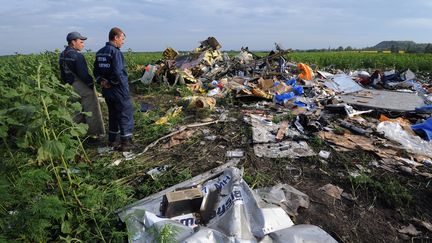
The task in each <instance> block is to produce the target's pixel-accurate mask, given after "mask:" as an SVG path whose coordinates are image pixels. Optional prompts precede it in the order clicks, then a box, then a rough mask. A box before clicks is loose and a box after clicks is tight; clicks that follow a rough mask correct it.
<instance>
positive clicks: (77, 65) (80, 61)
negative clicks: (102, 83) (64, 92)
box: [59, 46, 93, 87]
mask: <svg viewBox="0 0 432 243" xmlns="http://www.w3.org/2000/svg"><path fill="white" fill-rule="evenodd" d="M59 65H60V76H61V79H62V80H63V82H65V83H68V84H72V83H73V82H74V81H75V77H76V78H79V79H81V81H83V82H84V83H86V84H87V85H88V86H89V87H93V77H92V76H90V74H89V73H88V69H87V62H86V60H85V58H84V55H83V54H81V53H79V52H77V51H76V50H75V49H73V48H72V47H70V46H67V47H66V48H65V50H64V51H63V52H62V53H60V57H59Z"/></svg>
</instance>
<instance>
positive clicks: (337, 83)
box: [324, 73, 363, 94]
mask: <svg viewBox="0 0 432 243" xmlns="http://www.w3.org/2000/svg"><path fill="white" fill-rule="evenodd" d="M324 85H325V86H327V87H328V88H330V89H332V90H334V91H336V92H340V93H344V94H349V93H353V92H357V91H361V90H363V87H362V86H360V85H359V84H358V83H356V82H355V81H354V80H352V78H351V77H350V76H348V75H346V74H344V73H343V74H336V75H335V76H334V77H333V79H332V80H327V81H326V82H325V83H324Z"/></svg>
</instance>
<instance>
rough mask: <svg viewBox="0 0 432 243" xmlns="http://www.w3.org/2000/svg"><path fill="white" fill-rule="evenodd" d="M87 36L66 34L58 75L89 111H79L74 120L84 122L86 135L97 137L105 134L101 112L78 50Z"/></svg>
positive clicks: (82, 56) (76, 33)
mask: <svg viewBox="0 0 432 243" xmlns="http://www.w3.org/2000/svg"><path fill="white" fill-rule="evenodd" d="M86 39H87V37H84V36H82V35H81V34H80V33H78V32H76V31H75V32H71V33H69V34H68V35H67V36H66V41H67V42H68V45H67V46H66V48H65V50H64V51H63V52H62V53H60V58H59V65H60V75H61V79H62V80H63V82H65V83H67V84H70V85H72V87H73V88H74V90H75V92H76V93H77V94H78V95H79V96H80V97H81V100H80V102H81V106H82V109H83V111H84V112H91V116H84V114H82V113H80V114H77V115H76V116H75V117H74V121H75V122H78V123H81V122H86V123H87V124H88V126H89V128H88V132H87V133H88V135H89V136H90V137H92V138H97V137H100V136H103V135H104V134H105V127H104V124H103V120H102V112H101V108H100V104H99V101H98V98H97V96H96V91H95V89H94V82H93V77H92V76H90V74H89V72H88V68H87V62H86V60H85V58H84V55H83V54H81V53H80V51H81V50H82V49H83V48H84V41H85V40H86Z"/></svg>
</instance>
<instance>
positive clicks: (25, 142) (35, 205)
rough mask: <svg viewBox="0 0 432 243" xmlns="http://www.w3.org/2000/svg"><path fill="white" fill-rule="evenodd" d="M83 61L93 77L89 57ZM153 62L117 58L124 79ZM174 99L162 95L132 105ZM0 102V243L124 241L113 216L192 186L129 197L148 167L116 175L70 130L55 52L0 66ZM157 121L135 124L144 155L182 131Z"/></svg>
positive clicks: (295, 56)
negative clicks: (162, 139) (172, 131)
mask: <svg viewBox="0 0 432 243" xmlns="http://www.w3.org/2000/svg"><path fill="white" fill-rule="evenodd" d="M229 54H230V55H231V56H233V55H235V54H236V53H235V52H230V53H229ZM257 55H259V56H264V55H266V53H264V52H259V53H257ZM85 56H86V59H87V62H88V66H89V69H90V70H92V64H93V60H94V53H86V54H85ZM161 57H162V53H161V52H151V53H135V52H127V53H125V58H126V63H127V65H128V70H129V76H130V79H131V80H132V79H136V78H138V77H140V75H141V74H142V69H140V68H139V65H145V64H150V63H155V62H156V61H157V60H159V59H161ZM287 58H288V60H290V61H295V62H305V63H308V64H315V65H316V66H317V67H318V68H324V67H331V68H338V69H375V68H377V69H402V68H409V69H411V70H413V71H414V72H417V71H418V72H432V55H431V54H389V53H355V52H328V53H324V52H322V53H308V52H296V53H290V54H288V55H287ZM179 89H180V91H182V90H181V88H179ZM177 91H178V90H177V89H176V87H174V88H172V87H164V86H162V85H161V86H159V87H151V88H147V89H145V90H142V92H141V93H140V94H139V95H140V96H145V95H148V96H152V97H155V94H157V95H164V94H173V93H175V92H177ZM135 95H136V94H135ZM0 97H1V101H0V155H1V162H0V242H3V241H7V240H10V239H13V240H16V241H25V242H47V241H56V242H58V241H65V242H84V241H85V242H122V241H124V239H126V237H127V232H126V231H125V227H124V225H121V224H119V220H118V219H117V216H116V214H115V211H116V210H117V209H119V208H121V207H123V206H125V205H127V204H128V203H131V202H133V201H135V200H137V199H140V198H143V197H145V196H148V195H150V194H152V193H155V192H158V191H160V190H162V189H164V188H166V187H168V186H171V185H174V184H176V183H179V182H181V181H183V180H185V179H188V178H191V177H192V171H191V170H190V169H187V168H183V167H182V168H179V169H178V170H176V171H171V172H169V173H166V174H164V175H163V176H161V177H160V178H159V179H158V180H152V179H151V178H146V177H144V178H145V180H144V181H140V183H141V185H140V186H139V187H132V186H131V184H132V183H131V181H132V179H131V178H132V176H137V175H140V174H139V173H141V172H140V171H144V170H145V169H148V168H151V167H152V165H153V164H152V163H151V159H150V158H148V160H146V163H133V162H128V163H125V164H122V165H121V166H117V167H115V166H110V164H111V162H112V161H113V160H115V159H117V158H118V157H119V155H115V154H114V155H109V156H106V157H99V156H97V153H96V151H95V149H94V148H93V149H88V146H87V143H88V141H87V138H86V137H85V134H86V131H87V126H86V125H83V124H76V123H74V122H73V120H72V114H74V113H76V112H77V111H80V110H81V106H80V104H79V102H76V99H74V97H75V98H76V97H77V95H76V94H75V93H74V92H73V90H72V88H71V87H70V86H69V85H64V84H62V83H61V82H60V79H59V68H58V53H56V52H45V53H41V54H38V55H14V56H5V57H0ZM158 97H159V96H158ZM166 105H168V104H166ZM136 106H138V104H136ZM164 114H165V112H164V111H163V110H161V109H156V110H154V111H151V112H149V113H145V114H144V113H139V114H137V115H136V120H135V124H136V135H134V136H136V139H137V141H139V142H142V143H143V144H144V145H148V144H149V143H150V142H152V141H154V140H155V139H157V138H160V137H162V136H164V135H166V134H168V133H169V132H170V129H171V128H172V127H174V126H175V125H178V124H180V123H181V122H182V119H183V118H181V117H180V118H179V119H178V120H173V121H172V122H171V123H170V124H167V125H163V126H156V125H154V121H155V120H156V119H157V118H160V117H161V116H163V115H164ZM137 177H138V176H137ZM249 177H250V178H251V179H250V180H258V179H257V177H256V178H255V177H254V176H252V175H249ZM134 183H136V182H134ZM254 184H257V183H254Z"/></svg>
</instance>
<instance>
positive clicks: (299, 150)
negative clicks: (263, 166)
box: [254, 141, 315, 158]
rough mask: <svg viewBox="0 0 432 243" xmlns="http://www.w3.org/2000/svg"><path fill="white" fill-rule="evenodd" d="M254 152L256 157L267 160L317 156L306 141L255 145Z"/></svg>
mask: <svg viewBox="0 0 432 243" xmlns="http://www.w3.org/2000/svg"><path fill="white" fill-rule="evenodd" d="M254 152H255V155H256V156H258V157H266V158H285V157H287V158H300V157H309V156H314V155H315V152H314V151H313V150H312V149H311V148H310V147H309V145H308V144H307V143H306V142H305V141H282V142H279V143H261V144H254Z"/></svg>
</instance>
